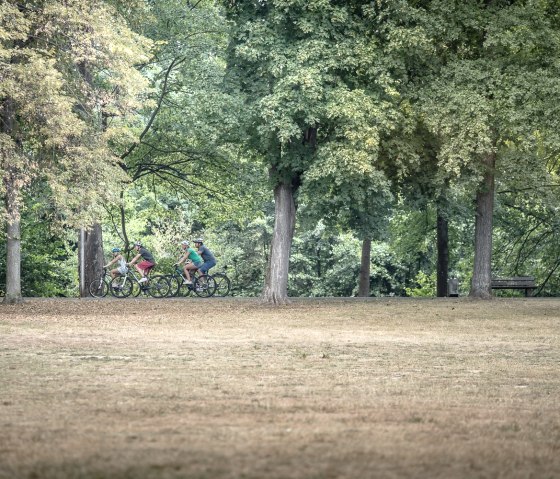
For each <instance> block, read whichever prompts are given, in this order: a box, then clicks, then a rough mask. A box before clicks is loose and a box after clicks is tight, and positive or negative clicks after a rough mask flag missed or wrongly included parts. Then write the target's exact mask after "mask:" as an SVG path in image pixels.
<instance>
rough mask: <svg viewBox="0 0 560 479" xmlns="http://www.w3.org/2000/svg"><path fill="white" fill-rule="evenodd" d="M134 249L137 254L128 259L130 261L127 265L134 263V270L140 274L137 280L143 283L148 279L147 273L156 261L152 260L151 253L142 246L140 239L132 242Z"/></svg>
mask: <svg viewBox="0 0 560 479" xmlns="http://www.w3.org/2000/svg"><path fill="white" fill-rule="evenodd" d="M134 249H135V250H136V251H137V253H138V254H137V255H136V256H135V257H134V258H132V259H131V260H130V263H128V264H129V266H132V265H134V267H135V268H136V270H137V271H138V272H139V273H140V275H141V276H142V277H141V278H140V279H139V280H138V282H139V283H144V282H146V281H148V278H147V274H148V273H149V272H150V270H151V269H152V268H153V267H154V266H155V265H156V261H155V260H154V257H153V256H152V253H150V252H149V251H148V250H147V249H146V248H144V246H142V243H141V242H140V241H137V242H136V243H134ZM140 258H142V261H141V262H140V263H138V264H135V263H136V262H137V261H138V260H139V259H140Z"/></svg>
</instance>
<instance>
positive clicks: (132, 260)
mask: <svg viewBox="0 0 560 479" xmlns="http://www.w3.org/2000/svg"><path fill="white" fill-rule="evenodd" d="M140 256H142V255H141V254H137V255H136V256H135V257H134V258H132V259H131V260H130V262H129V263H128V264H129V265H130V266H132V265H133V264H134V263H136V261H138V258H140Z"/></svg>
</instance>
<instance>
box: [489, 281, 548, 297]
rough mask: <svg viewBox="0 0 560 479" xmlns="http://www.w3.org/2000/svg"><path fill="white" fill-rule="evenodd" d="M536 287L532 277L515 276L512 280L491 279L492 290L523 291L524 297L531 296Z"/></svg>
mask: <svg viewBox="0 0 560 479" xmlns="http://www.w3.org/2000/svg"><path fill="white" fill-rule="evenodd" d="M536 287H537V285H536V284H535V278H533V276H515V277H513V278H492V283H491V288H492V289H524V290H525V296H531V295H532V294H533V290H534V289H535V288H536Z"/></svg>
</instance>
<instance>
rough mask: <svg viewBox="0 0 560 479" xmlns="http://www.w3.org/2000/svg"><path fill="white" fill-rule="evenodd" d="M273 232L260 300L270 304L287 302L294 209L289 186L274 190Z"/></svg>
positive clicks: (291, 188)
mask: <svg viewBox="0 0 560 479" xmlns="http://www.w3.org/2000/svg"><path fill="white" fill-rule="evenodd" d="M274 202H275V207H274V232H273V234H272V244H271V247H270V257H269V261H268V268H267V272H266V280H265V285H264V289H263V294H262V297H263V300H264V301H265V302H268V303H273V304H285V303H287V302H288V270H289V263H290V249H291V247H292V239H293V236H294V228H295V220H296V206H295V201H294V190H293V187H292V185H291V184H286V183H281V184H279V185H278V186H276V188H275V189H274Z"/></svg>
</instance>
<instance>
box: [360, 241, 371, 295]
mask: <svg viewBox="0 0 560 479" xmlns="http://www.w3.org/2000/svg"><path fill="white" fill-rule="evenodd" d="M370 264H371V239H369V238H367V239H364V240H363V242H362V261H361V265H360V284H359V287H358V296H360V297H368V296H369V293H370V291H369V274H370Z"/></svg>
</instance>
